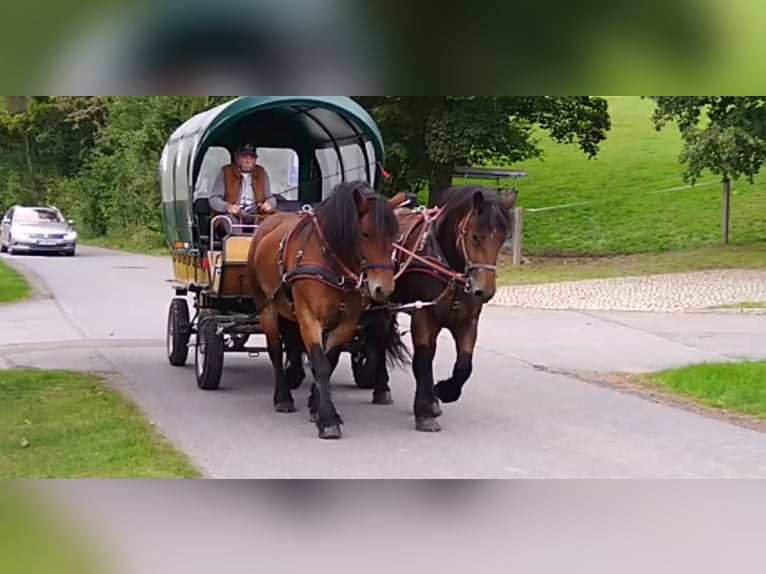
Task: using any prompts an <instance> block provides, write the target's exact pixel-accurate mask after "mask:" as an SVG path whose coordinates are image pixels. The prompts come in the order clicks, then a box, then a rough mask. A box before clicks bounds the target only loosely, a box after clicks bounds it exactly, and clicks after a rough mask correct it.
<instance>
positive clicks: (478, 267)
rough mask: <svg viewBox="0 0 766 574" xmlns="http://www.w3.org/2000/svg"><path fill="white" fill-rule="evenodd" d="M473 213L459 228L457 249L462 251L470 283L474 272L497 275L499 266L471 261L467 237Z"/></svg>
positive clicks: (466, 274)
mask: <svg viewBox="0 0 766 574" xmlns="http://www.w3.org/2000/svg"><path fill="white" fill-rule="evenodd" d="M472 216H473V211H471V213H469V214H468V215H467V216H466V218H465V219H463V221H462V222H461V224H460V227H459V228H458V229H459V231H458V236H457V247H458V249H460V250H461V251H462V255H463V260H464V261H465V276H466V277H467V278H468V281H469V282H470V281H471V275H472V274H473V272H474V271H487V272H489V273H497V269H498V266H497V265H490V264H488V263H474V262H473V261H472V260H471V256H470V255H469V254H468V246H467V245H466V235H467V234H468V223H469V222H470V221H471V217H472Z"/></svg>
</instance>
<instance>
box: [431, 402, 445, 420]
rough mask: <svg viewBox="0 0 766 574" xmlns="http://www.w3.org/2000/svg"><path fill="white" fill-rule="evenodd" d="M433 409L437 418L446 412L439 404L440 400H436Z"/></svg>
mask: <svg viewBox="0 0 766 574" xmlns="http://www.w3.org/2000/svg"><path fill="white" fill-rule="evenodd" d="M431 410H432V411H433V413H434V417H436V418H437V419H438V418H439V417H440V416H442V415H443V414H444V411H442V408H441V406H440V405H439V401H434V405H433V407H431Z"/></svg>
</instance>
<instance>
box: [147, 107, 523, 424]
mask: <svg viewBox="0 0 766 574" xmlns="http://www.w3.org/2000/svg"><path fill="white" fill-rule="evenodd" d="M253 141H254V142H257V145H258V147H259V149H258V155H259V158H260V162H259V163H260V164H261V166H262V167H264V168H265V169H266V171H267V173H268V175H269V178H270V180H271V188H272V192H273V193H274V194H275V195H276V196H277V198H278V201H277V207H276V212H275V213H273V214H270V215H268V216H267V217H265V219H263V220H260V221H258V222H257V223H256V224H255V225H249V226H241V227H238V226H237V225H232V223H231V221H229V219H228V218H227V217H226V216H225V215H219V214H216V213H214V212H213V211H212V209H211V202H210V195H211V188H212V187H213V182H214V181H215V180H216V178H217V177H218V174H219V173H220V172H221V170H222V168H223V167H224V166H226V165H229V164H231V163H232V161H233V159H234V150H236V149H238V148H239V147H240V146H241V145H242V144H243V143H245V142H253ZM384 153H385V152H384V145H383V141H382V138H381V134H380V131H379V130H378V127H377V126H376V125H375V122H374V121H373V119H372V118H371V117H370V116H369V114H367V112H365V111H364V109H363V108H361V107H360V106H359V105H358V104H356V103H355V102H354V101H353V100H351V99H350V98H347V97H343V96H245V97H240V98H237V99H235V100H233V101H231V102H229V103H226V104H224V105H221V106H219V107H216V108H214V109H211V110H209V111H207V112H204V113H202V114H199V115H197V116H195V117H193V118H191V119H190V120H189V121H187V122H186V123H185V124H183V125H182V126H181V127H180V128H178V130H176V132H175V133H173V135H172V136H171V138H170V139H169V141H168V143H167V145H166V147H165V150H164V152H163V155H162V162H161V186H162V197H163V221H164V226H165V234H166V238H167V242H168V246H169V248H170V249H171V252H172V256H173V264H174V270H175V279H174V280H172V281H171V283H172V286H173V289H174V290H175V294H176V298H174V299H173V301H172V303H171V305H170V310H169V313H168V323H167V353H168V360H169V362H170V364H171V365H173V366H176V367H180V366H183V365H185V364H186V362H187V360H188V354H189V350H190V349H192V348H193V349H194V357H195V365H196V378H197V384H198V386H199V387H200V388H201V389H203V390H215V389H218V388H219V386H220V384H221V377H222V374H223V363H224V356H225V354H226V353H248V354H250V355H255V354H266V353H268V355H269V358H270V359H271V361H272V363H273V365H274V369H275V396H274V405H275V407H276V410H277V412H280V413H291V412H295V411H296V409H295V404H294V401H293V397H292V391H294V390H296V389H297V388H298V387H299V386H300V385H301V383H302V382H303V380H304V377H305V371H304V364H303V359H304V356H307V357H308V360H309V362H310V363H311V367H312V371H313V375H314V384H313V386H312V393H311V398H310V402H309V407H310V411H311V415H312V421H313V422H315V423H316V425H317V427H318V428H319V434H320V438H330V439H332V438H339V437H340V436H341V432H340V426H341V425H342V421H341V419H340V416H339V415H338V413H337V412H336V410H335V406H334V405H333V404H332V399H331V397H330V377H331V375H332V373H333V371H334V370H335V368H336V366H337V364H338V360H339V357H340V354H341V353H342V352H350V353H351V354H352V357H353V360H352V365H353V370H354V376H355V379H356V382H357V384H358V385H359V386H360V387H363V388H369V389H372V390H374V393H373V403H374V404H377V405H388V404H391V402H392V399H391V391H390V388H389V386H388V382H389V377H388V371H387V365H388V364H389V363H388V361H387V359H392V358H393V359H401V358H403V357H405V356H406V350H405V347H404V345H403V343H402V340H401V338H400V335H399V331H398V329H397V327H396V322H395V318H396V315H397V314H398V313H401V312H409V313H412V319H413V320H412V326H413V329H412V332H413V347H414V352H415V355H414V359H413V366H414V372H415V377H416V380H417V394H416V401H415V415H416V420H417V428H418V430H421V431H425V432H434V431H437V430H439V425H438V424H437V423H436V419H437V418H438V417H439V416H441V409H440V407H439V401H440V400H441V401H442V402H445V403H450V402H455V401H456V400H458V399H459V398H460V394H461V392H462V388H463V386H464V385H465V383H466V381H467V380H468V378H469V377H470V374H471V369H472V362H471V361H472V355H473V350H474V347H475V344H476V336H477V329H478V320H479V315H480V313H481V308H482V306H483V305H484V304H485V303H486V302H488V301H489V299H491V298H492V296H493V295H494V291H495V275H496V273H495V272H496V270H497V258H498V254H499V251H500V249H501V248H502V245H503V243H504V241H505V238H506V237H507V234H508V229H509V226H510V216H509V210H510V209H511V208H512V207H513V204H514V203H515V194H514V195H512V197H510V198H505V199H503V198H500V197H498V196H496V195H494V194H492V193H491V192H489V191H487V190H484V189H480V188H460V189H453V190H449V191H448V192H446V193H445V194H444V195H443V197H444V202H443V204H442V205H440V206H438V208H436V209H434V210H431V211H427V210H426V209H425V208H417V209H414V208H413V207H414V206H410V208H409V209H402V207H403V206H404V205H405V204H406V203H407V202H408V200H411V198H410V197H407V196H406V195H405V194H400V195H398V196H397V197H395V198H392V199H390V200H389V199H387V198H384V197H382V196H381V195H379V194H378V193H376V192H375V190H376V189H378V187H379V184H380V182H381V178H382V176H383V173H384V172H383V168H382V165H383V160H384ZM222 223H223V224H224V229H225V233H223V234H222V233H221V232H220V226H221V224H222ZM190 296H191V298H192V302H193V309H194V312H193V314H192V312H191V311H190V306H189V297H190ZM443 329H448V330H450V331H451V333H452V335H453V337H454V339H455V341H456V344H457V349H458V360H457V363H456V365H455V370H454V373H453V376H452V378H451V379H448V380H447V381H442V383H440V384H439V385H435V384H434V379H433V361H434V355H435V350H436V339H437V335H438V333H439V332H440V331H441V330H443ZM253 335H264V337H265V339H266V345H265V346H251V345H250V344H249V342H250V339H251V338H252V336H253ZM285 357H286V358H287V365H285V364H284V363H283V359H284V358H285Z"/></svg>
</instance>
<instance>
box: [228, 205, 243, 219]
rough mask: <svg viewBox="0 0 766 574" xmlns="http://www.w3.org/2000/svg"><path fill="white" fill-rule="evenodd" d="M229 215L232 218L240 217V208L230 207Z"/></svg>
mask: <svg viewBox="0 0 766 574" xmlns="http://www.w3.org/2000/svg"><path fill="white" fill-rule="evenodd" d="M229 215H233V216H234V217H242V208H241V207H240V206H239V205H230V206H229Z"/></svg>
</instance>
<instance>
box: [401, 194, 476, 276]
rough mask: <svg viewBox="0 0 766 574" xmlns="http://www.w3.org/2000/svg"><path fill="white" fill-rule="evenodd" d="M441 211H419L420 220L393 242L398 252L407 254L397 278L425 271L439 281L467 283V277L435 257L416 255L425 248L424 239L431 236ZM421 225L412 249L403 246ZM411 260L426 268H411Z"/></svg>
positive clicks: (435, 209) (442, 211)
mask: <svg viewBox="0 0 766 574" xmlns="http://www.w3.org/2000/svg"><path fill="white" fill-rule="evenodd" d="M443 213H444V210H443V209H439V208H434V209H431V210H430V211H427V212H421V213H420V220H419V221H417V222H416V223H415V224H414V225H413V226H412V227H411V228H410V230H409V231H408V232H407V234H406V235H405V236H404V237H403V238H402V239H401V240H400V241H398V242H396V243H394V248H395V249H396V250H397V251H399V252H400V253H403V254H404V255H406V256H407V260H406V262H404V263H403V264H400V265H401V268H400V269H399V272H398V273H397V275H396V279H399V278H400V277H402V276H403V275H404V274H405V273H408V272H413V273H426V274H428V275H431V276H432V277H434V278H436V279H439V280H441V281H447V282H453V281H454V282H458V283H463V284H467V282H468V279H467V278H466V277H465V276H464V275H463V274H462V273H457V272H455V271H453V270H452V269H450V268H449V267H447V266H446V265H444V264H443V263H442V262H441V261H439V260H437V259H435V258H430V257H427V256H426V257H423V256H420V255H418V253H420V252H422V251H423V249H425V244H426V241H427V240H428V238H429V237H430V236H431V233H432V232H433V228H434V225H435V223H436V221H437V220H438V219H439V218H440V217H441V216H442V214H443ZM423 224H424V225H423ZM421 225H423V229H422V231H421V233H420V235H419V236H418V240H417V241H416V242H415V247H414V249H413V250H409V249H407V248H406V247H404V245H406V244H407V242H408V241H409V240H410V239H411V238H412V236H413V235H414V233H415V230H416V229H417V228H418V227H419V226H421ZM397 259H398V258H397ZM413 261H417V262H418V263H421V264H422V265H425V266H426V269H418V268H411V265H412V262H413Z"/></svg>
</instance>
